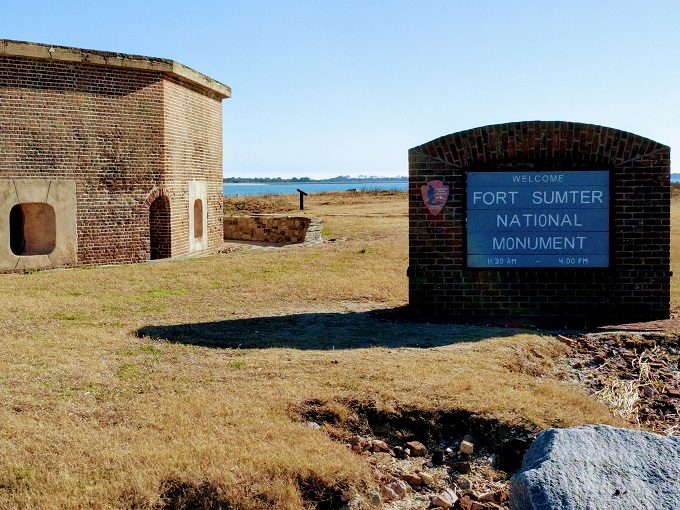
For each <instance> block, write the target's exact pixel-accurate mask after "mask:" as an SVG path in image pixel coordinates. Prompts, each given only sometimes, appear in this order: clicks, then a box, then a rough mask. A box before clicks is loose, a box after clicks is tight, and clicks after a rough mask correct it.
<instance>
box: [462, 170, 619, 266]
mask: <svg viewBox="0 0 680 510" xmlns="http://www.w3.org/2000/svg"><path fill="white" fill-rule="evenodd" d="M467 263H468V267H518V268H520V267H608V266H609V172H607V171H599V170H598V171H564V172H560V171H552V170H551V171H544V172H541V171H506V172H469V173H468V176H467Z"/></svg>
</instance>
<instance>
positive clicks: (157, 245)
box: [149, 195, 170, 260]
mask: <svg viewBox="0 0 680 510" xmlns="http://www.w3.org/2000/svg"><path fill="white" fill-rule="evenodd" d="M149 234H150V235H149V238H150V241H151V250H150V253H151V260H155V259H167V258H169V257H170V201H169V200H168V197H166V196H164V195H160V196H159V197H157V198H156V200H154V201H153V202H151V205H150V206H149Z"/></svg>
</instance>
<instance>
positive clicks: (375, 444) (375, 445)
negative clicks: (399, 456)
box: [371, 439, 390, 453]
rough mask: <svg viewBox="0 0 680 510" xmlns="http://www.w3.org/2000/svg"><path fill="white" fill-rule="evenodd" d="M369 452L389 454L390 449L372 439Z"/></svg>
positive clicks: (381, 442)
mask: <svg viewBox="0 0 680 510" xmlns="http://www.w3.org/2000/svg"><path fill="white" fill-rule="evenodd" d="M371 451H374V452H375V453H380V452H385V453H389V451H390V447H389V445H388V444H387V443H386V442H385V441H381V440H380V439H374V440H372V441H371Z"/></svg>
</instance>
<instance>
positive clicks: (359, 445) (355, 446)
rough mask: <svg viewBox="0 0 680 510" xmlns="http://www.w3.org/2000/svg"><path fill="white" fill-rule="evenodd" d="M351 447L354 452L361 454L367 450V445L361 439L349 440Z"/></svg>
mask: <svg viewBox="0 0 680 510" xmlns="http://www.w3.org/2000/svg"><path fill="white" fill-rule="evenodd" d="M349 446H350V448H351V449H352V451H353V452H356V453H361V452H363V451H364V450H365V449H366V446H367V443H366V441H364V440H363V439H361V438H360V437H353V438H352V439H350V440H349Z"/></svg>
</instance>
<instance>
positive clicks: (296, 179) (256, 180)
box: [222, 175, 408, 184]
mask: <svg viewBox="0 0 680 510" xmlns="http://www.w3.org/2000/svg"><path fill="white" fill-rule="evenodd" d="M222 181H223V182H225V183H229V184H242V183H262V184H270V183H277V182H279V183H284V182H343V183H344V182H357V183H362V182H366V181H383V182H402V181H408V177H405V176H399V177H379V176H376V175H360V176H358V177H350V176H349V175H338V176H337V177H330V178H328V179H312V178H311V177H291V178H289V179H288V178H287V179H284V178H282V177H224V178H223V179H222Z"/></svg>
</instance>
